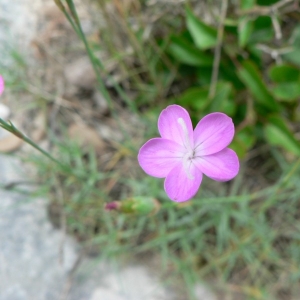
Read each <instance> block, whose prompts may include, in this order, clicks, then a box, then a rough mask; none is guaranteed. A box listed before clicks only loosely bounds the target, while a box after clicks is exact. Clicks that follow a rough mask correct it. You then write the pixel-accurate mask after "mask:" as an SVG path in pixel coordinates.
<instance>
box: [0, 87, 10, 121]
mask: <svg viewBox="0 0 300 300" xmlns="http://www.w3.org/2000/svg"><path fill="white" fill-rule="evenodd" d="M0 84H1V83H0ZM9 116H10V109H9V107H8V106H6V105H4V104H2V103H0V118H1V119H3V120H7V118H8V117H9Z"/></svg>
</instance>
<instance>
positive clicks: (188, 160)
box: [177, 118, 195, 180]
mask: <svg viewBox="0 0 300 300" xmlns="http://www.w3.org/2000/svg"><path fill="white" fill-rule="evenodd" d="M177 122H178V124H179V125H180V126H181V128H182V131H183V145H184V147H185V148H186V150H187V151H186V153H185V154H184V155H183V157H182V163H183V168H184V171H185V173H186V175H187V177H188V178H189V179H191V180H193V179H194V178H195V177H194V176H193V175H192V173H191V168H192V165H193V159H194V158H195V150H194V149H193V148H192V145H191V141H190V138H189V132H188V129H187V126H186V124H185V122H184V120H183V119H182V118H178V119H177Z"/></svg>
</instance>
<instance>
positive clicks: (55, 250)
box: [0, 155, 77, 300]
mask: <svg viewBox="0 0 300 300" xmlns="http://www.w3.org/2000/svg"><path fill="white" fill-rule="evenodd" d="M0 165H1V169H0V182H1V184H5V183H10V182H14V181H16V180H22V179H23V178H27V177H28V176H26V175H25V174H23V175H20V173H19V172H20V170H21V169H22V166H21V163H20V162H19V161H16V160H15V159H13V158H11V157H7V156H3V155H0ZM0 199H1V201H0V239H1V241H2V242H1V243H0V299H1V300H34V299H37V300H56V299H59V297H60V295H61V293H62V291H63V289H64V287H65V284H66V280H67V277H68V272H69V271H70V270H71V268H72V266H73V264H74V262H75V260H76V258H77V254H76V245H75V243H74V242H73V240H72V239H70V238H68V237H67V238H65V236H64V234H63V233H62V231H58V230H55V229H54V228H53V226H52V225H51V223H50V222H49V221H48V220H47V215H46V205H47V203H46V201H44V200H41V199H39V200H37V199H32V200H31V201H29V202H28V195H26V194H25V192H24V193H22V194H19V193H16V192H13V191H6V190H0ZM62 242H63V244H62ZM61 245H63V251H62V252H61V250H60V248H61ZM61 256H62V257H63V260H61Z"/></svg>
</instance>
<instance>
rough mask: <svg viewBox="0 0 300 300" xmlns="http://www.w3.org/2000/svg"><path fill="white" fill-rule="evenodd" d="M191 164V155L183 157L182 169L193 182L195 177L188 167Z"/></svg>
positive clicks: (189, 153)
mask: <svg viewBox="0 0 300 300" xmlns="http://www.w3.org/2000/svg"><path fill="white" fill-rule="evenodd" d="M192 163H193V153H191V152H188V153H186V154H185V155H184V156H183V168H184V171H185V173H186V175H187V177H188V179H191V180H194V179H195V177H194V176H193V175H192V174H191V172H190V167H191V164H192Z"/></svg>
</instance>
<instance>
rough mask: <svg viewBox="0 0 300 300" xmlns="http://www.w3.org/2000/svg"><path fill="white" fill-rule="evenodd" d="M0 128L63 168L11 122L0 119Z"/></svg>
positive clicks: (61, 165)
mask: <svg viewBox="0 0 300 300" xmlns="http://www.w3.org/2000/svg"><path fill="white" fill-rule="evenodd" d="M0 126H1V127H2V128H4V129H5V130H7V131H9V132H11V133H12V134H14V135H15V136H17V137H18V138H20V139H22V140H23V141H24V142H26V143H27V144H29V145H30V146H32V147H33V148H35V149H36V150H38V151H40V152H41V153H42V154H43V155H45V156H46V157H48V158H49V159H50V160H52V161H53V162H55V163H56V164H58V165H59V166H60V167H65V166H64V165H63V164H62V163H61V162H60V161H58V160H57V159H56V158H54V157H53V156H52V155H51V154H50V153H48V152H47V151H46V150H44V149H42V148H41V147H40V146H39V145H37V144H36V143H35V142H34V141H33V140H31V139H30V138H29V137H27V136H25V135H24V133H22V132H21V131H20V130H19V129H18V128H16V127H15V125H14V124H12V123H11V122H6V121H4V120H3V119H1V118H0Z"/></svg>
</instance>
